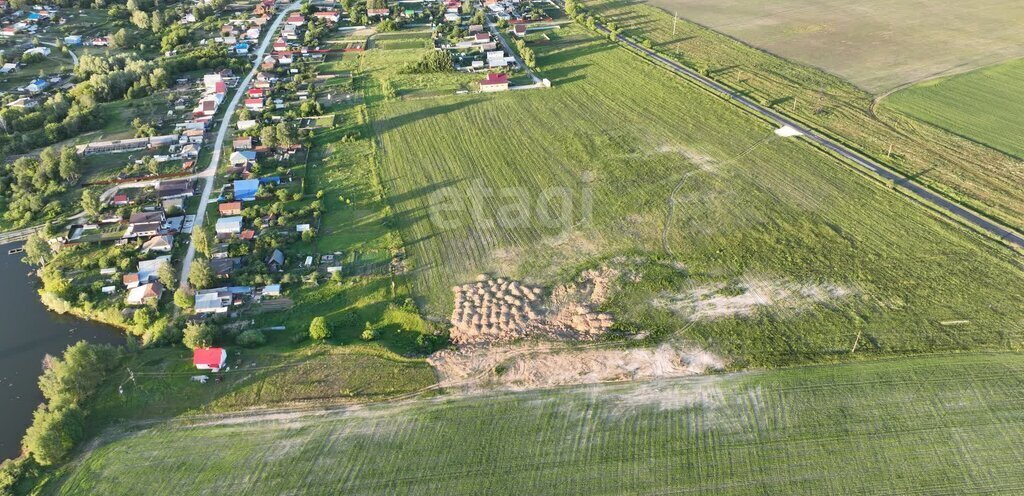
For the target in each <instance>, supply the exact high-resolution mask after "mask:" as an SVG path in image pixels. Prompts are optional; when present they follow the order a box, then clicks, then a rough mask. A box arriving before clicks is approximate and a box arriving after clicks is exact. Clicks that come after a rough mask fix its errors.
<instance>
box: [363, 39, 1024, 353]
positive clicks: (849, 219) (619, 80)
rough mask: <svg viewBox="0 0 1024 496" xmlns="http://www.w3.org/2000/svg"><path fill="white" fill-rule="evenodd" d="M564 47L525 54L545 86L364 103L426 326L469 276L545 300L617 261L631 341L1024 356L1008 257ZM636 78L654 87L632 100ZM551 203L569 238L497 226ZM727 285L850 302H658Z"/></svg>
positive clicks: (871, 187) (798, 149) (539, 224)
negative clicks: (713, 307) (1013, 351)
mask: <svg viewBox="0 0 1024 496" xmlns="http://www.w3.org/2000/svg"><path fill="white" fill-rule="evenodd" d="M560 33H562V34H561V35H559V36H558V37H557V39H555V40H554V41H552V42H550V43H548V44H545V45H541V44H537V45H536V49H537V51H538V61H539V65H540V66H541V67H542V76H543V77H548V78H551V80H552V81H553V85H554V86H553V88H552V89H551V90H546V91H513V92H509V93H504V94H497V95H450V96H438V97H435V98H431V99H423V98H410V99H397V100H386V101H379V100H373V103H372V104H371V115H372V117H373V122H374V127H375V129H376V130H377V133H378V135H379V136H380V149H381V150H382V151H383V153H382V174H381V176H382V177H383V178H384V188H385V190H386V192H387V196H388V199H389V200H390V201H391V202H392V204H393V206H394V209H395V213H396V215H397V220H398V222H399V226H400V228H401V231H402V237H403V241H404V242H405V246H406V249H407V250H408V251H409V253H410V260H411V262H412V265H413V270H412V272H413V274H414V279H413V281H414V286H415V287H414V292H415V293H416V294H417V295H419V296H421V303H422V304H423V305H422V306H423V307H424V308H426V309H427V311H428V313H430V314H431V315H433V316H435V317H439V318H445V317H447V314H448V313H449V312H450V309H451V305H452V302H451V292H450V289H449V288H450V286H452V285H454V284H460V283H464V282H466V281H469V280H472V278H473V277H474V276H475V275H476V274H477V273H479V272H483V271H489V272H492V273H495V274H497V275H504V276H511V277H516V278H523V279H525V280H527V281H530V282H534V283H538V284H544V285H549V286H552V285H556V284H560V283H562V282H564V281H566V280H568V279H569V278H572V277H575V275H576V271H578V270H580V269H582V268H587V267H592V266H595V265H598V264H611V265H613V266H617V267H619V268H621V269H622V270H625V271H627V272H630V273H633V274H635V275H636V276H637V278H636V280H634V281H633V282H631V283H628V284H624V285H623V288H622V291H620V292H618V293H617V294H616V296H615V297H614V298H613V299H612V301H610V302H609V303H608V305H607V308H608V309H609V310H611V311H612V313H614V314H616V315H618V316H619V317H620V318H621V319H622V320H623V321H624V323H626V324H628V325H627V327H630V326H632V328H634V329H638V330H644V331H652V330H653V331H657V332H660V333H664V334H670V335H678V336H682V337H683V338H686V339H690V340H694V341H696V342H698V343H700V344H702V345H704V346H707V347H709V348H710V349H711V350H712V351H714V352H718V353H722V354H724V355H726V356H730V357H741V358H746V359H749V360H751V362H752V363H758V364H779V363H792V362H794V361H806V360H827V359H830V357H832V356H833V355H842V354H845V353H846V352H847V351H848V350H849V349H850V348H851V346H852V345H853V343H854V341H855V340H856V336H857V335H858V333H860V334H862V335H863V336H864V338H865V339H866V341H864V342H862V344H863V343H865V342H866V343H870V344H868V345H866V346H862V347H861V348H860V349H861V350H862V351H864V352H869V353H871V352H881V353H892V352H915V351H927V350H936V349H971V348H978V347H986V348H987V347H997V348H1002V347H1006V346H1010V347H1016V346H1018V345H1020V344H1021V343H1022V338H1024V336H1022V335H1021V332H1022V331H1024V328H1022V321H1021V316H1022V308H1021V307H1020V304H1019V302H1020V295H1021V294H1024V275H1022V273H1021V271H1020V269H1019V268H1018V267H1017V266H1016V265H1015V262H1013V258H1012V257H1013V255H1012V254H1011V253H1009V252H1008V251H1006V250H1005V249H1004V248H1001V247H997V246H996V245H994V244H991V243H987V242H984V241H982V240H981V239H980V238H979V237H977V236H975V235H973V234H970V233H968V232H965V231H963V230H961V229H959V228H956V227H953V226H951V225H950V224H948V223H946V222H945V221H941V220H938V219H936V218H934V217H932V216H931V215H930V214H929V213H928V212H926V211H925V210H924V209H922V208H920V207H918V206H916V205H914V204H912V203H910V202H908V201H906V200H905V199H903V198H901V197H900V196H899V195H898V194H895V193H894V192H892V191H890V190H888V189H886V188H885V187H882V186H880V185H876V184H873V183H871V182H870V181H868V180H866V179H865V178H863V177H861V176H859V175H857V174H856V173H854V172H852V171H851V170H849V169H848V168H846V166H844V165H842V164H841V163H839V162H837V161H835V160H832V159H830V158H828V157H827V156H825V155H823V154H821V153H820V152H817V151H815V150H814V149H812V148H811V147H809V146H808V145H806V144H804V143H800V142H799V141H793V140H789V141H786V140H782V139H773V138H772V136H774V135H773V134H772V129H771V127H769V126H767V125H765V124H763V123H761V122H759V121H756V120H754V119H752V118H750V117H749V116H748V115H747V114H745V113H743V112H741V111H739V110H738V109H736V108H734V107H732V106H730V105H729V104H727V103H725V102H723V101H722V100H719V99H717V98H715V97H712V96H710V95H708V94H706V93H704V92H702V91H700V90H698V89H696V88H694V87H693V86H690V85H689V84H687V83H685V82H684V81H682V80H680V79H678V78H676V77H675V76H673V75H671V74H669V73H668V72H666V71H663V70H662V69H659V68H656V67H653V66H651V65H648V64H646V63H644V62H643V61H641V60H640V59H639V58H636V57H634V56H633V55H631V54H629V53H628V52H627V51H625V50H622V49H619V48H616V47H614V46H613V45H611V44H609V43H608V42H607V41H605V40H603V39H600V40H599V39H594V38H591V37H590V36H589V35H585V34H583V33H582V31H580V30H579V29H578V28H570V29H565V28H563V29H562V30H561V31H560ZM551 36H555V35H554V34H551ZM387 53H388V54H389V57H388V58H387V61H388V62H389V64H387V65H376V64H379V61H376V59H374V54H372V53H368V54H366V55H364V56H363V59H362V64H363V70H364V71H365V72H366V73H367V74H370V75H373V76H374V77H377V78H391V80H392V81H394V82H395V83H394V84H396V85H398V86H399V87H400V88H402V87H404V85H406V84H407V83H406V82H405V80H403V79H402V77H401V76H398V75H394V74H390V73H388V72H387V71H388V68H389V67H393V66H394V63H393V62H394V61H395V60H396V57H397V55H396V54H399V53H400V51H390V52H387ZM415 56H416V52H413V53H412V54H410V55H408V56H407V58H414V57H415ZM641 82H642V84H643V85H644V87H645V91H643V92H636V91H631V90H630V88H633V87H635V86H636V85H638V84H641ZM555 188H565V191H566V192H567V195H568V198H569V200H570V201H571V202H573V203H572V212H571V214H572V215H571V216H570V217H571V219H569V220H570V224H571V225H568V227H567V226H566V225H564V224H559V223H557V222H556V223H554V224H552V223H549V222H547V220H546V219H545V218H544V217H543V216H541V214H537V213H533V214H531V215H530V216H529V219H528V220H527V221H526V222H516V221H515V219H512V222H510V223H504V221H503V220H501V219H505V217H507V213H508V212H507V211H508V209H510V208H516V207H521V206H525V207H527V208H529V209H531V210H532V211H535V210H536V208H538V205H540V206H541V207H543V208H544V209H547V206H546V205H547V204H546V203H545V201H544V198H545V197H544V193H545V192H552V191H554V192H559V190H557V189H555ZM487 189H490V190H492V192H491V193H488V191H487ZM674 190H675V192H676V194H675V196H674V198H675V202H676V208H675V209H674V212H673V216H672V218H671V219H668V215H669V207H668V202H669V198H670V196H671V195H672V193H673V191H674ZM509 193H511V195H509ZM587 195H590V196H592V204H593V206H592V214H591V215H590V216H589V217H588V216H586V215H585V214H584V210H585V207H584V204H585V200H584V197H585V196H587ZM666 222H668V229H667V230H666V229H665V226H666ZM663 236H664V238H663ZM663 239H664V240H665V246H664V247H663V243H662V240H663ZM665 247H667V248H668V250H669V251H670V252H671V253H666V251H665V250H664V249H663V248H665ZM615 257H619V258H615ZM636 260H640V262H635V261H636ZM736 281H739V283H740V284H760V283H763V282H765V281H768V284H769V285H772V284H780V285H789V284H795V285H811V286H813V287H814V288H817V289H812V291H817V290H824V291H826V292H828V291H829V288H832V289H837V288H841V289H839V291H838V292H840V293H843V294H844V295H842V296H837V297H834V298H832V297H826V298H824V299H822V300H819V301H816V302H814V303H811V304H805V303H809V302H807V301H803V302H792V301H790V302H787V301H784V300H786V299H785V298H783V299H782V300H783V301H776V302H773V303H772V304H767V305H763V306H758V308H757V309H756V311H753V312H751V313H750V314H749V315H726V318H720V319H701V318H694V317H693V316H692V315H691V314H686V313H685V312H675V311H671V310H668V309H666V307H665V306H664V305H659V304H658V303H657V302H658V301H659V300H666V299H668V300H671V299H672V298H675V297H676V296H680V295H682V296H686V295H691V294H695V292H696V291H698V290H699V288H701V287H705V286H708V285H711V286H715V285H727V284H730V283H735V282H736ZM996 281H998V282H996ZM801 291H802V290H801ZM798 299H799V298H798ZM680 313H682V314H680ZM681 329H685V330H684V331H682V332H678V331H680V330H681Z"/></svg>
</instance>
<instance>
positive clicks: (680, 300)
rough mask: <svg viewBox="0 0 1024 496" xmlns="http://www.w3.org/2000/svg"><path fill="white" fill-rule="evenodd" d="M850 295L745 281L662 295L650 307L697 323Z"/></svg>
mask: <svg viewBox="0 0 1024 496" xmlns="http://www.w3.org/2000/svg"><path fill="white" fill-rule="evenodd" d="M849 294H850V291H849V290H847V289H845V288H842V287H839V286H836V285H832V284H800V283H795V282H792V281H785V280H767V279H747V280H744V281H742V282H740V283H738V284H735V285H728V284H718V285H709V286H700V287H696V288H693V289H691V290H690V291H687V292H684V293H679V294H671V293H664V294H662V295H661V297H660V298H658V299H656V300H654V301H653V304H654V305H655V306H658V307H662V308H667V309H669V310H672V311H674V312H676V313H679V314H681V315H685V316H686V317H687V318H688V319H690V320H691V321H698V320H714V319H720V318H726V317H737V316H746V315H752V314H753V313H754V312H756V311H757V310H758V309H760V308H779V309H799V308H802V307H808V306H811V305H814V304H819V303H823V302H826V301H829V300H835V299H839V298H842V297H844V296H847V295H849Z"/></svg>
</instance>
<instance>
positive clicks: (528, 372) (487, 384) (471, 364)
mask: <svg viewBox="0 0 1024 496" xmlns="http://www.w3.org/2000/svg"><path fill="white" fill-rule="evenodd" d="M428 361H429V362H430V364H431V365H433V366H434V368H435V370H436V371H437V373H438V375H439V377H440V381H439V383H440V385H441V386H442V387H446V388H462V389H466V390H471V391H472V390H478V389H488V388H499V389H512V390H526V389H537V388H545V387H553V386H564V385H570V384H593V383H599V382H610V381H626V380H640V379H657V378H667V377H682V376H689V375H696V374H702V373H705V372H708V371H712V370H721V369H723V368H725V365H726V364H725V361H724V360H723V359H722V358H720V357H718V356H715V355H713V354H711V353H708V352H706V351H703V350H700V349H697V348H692V347H681V346H674V345H670V344H663V345H661V346H659V347H658V348H654V349H652V348H635V349H616V348H595V347H590V348H587V347H584V348H579V347H572V346H570V345H568V344H566V343H538V342H531V343H518V344H514V345H506V346H492V347H488V346H475V347H465V348H462V349H459V350H444V351H441V352H438V353H435V354H434V355H433V356H431V357H430V358H429V359H428Z"/></svg>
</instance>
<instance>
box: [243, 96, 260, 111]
mask: <svg viewBox="0 0 1024 496" xmlns="http://www.w3.org/2000/svg"><path fill="white" fill-rule="evenodd" d="M245 108H247V109H249V110H253V111H257V112H258V111H260V110H263V99H262V98H246V99H245Z"/></svg>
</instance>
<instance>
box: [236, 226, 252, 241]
mask: <svg viewBox="0 0 1024 496" xmlns="http://www.w3.org/2000/svg"><path fill="white" fill-rule="evenodd" d="M238 237H239V238H242V239H244V240H250V239H252V238H255V237H256V231H254V230H252V229H246V230H244V231H242V234H239V235H238Z"/></svg>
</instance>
